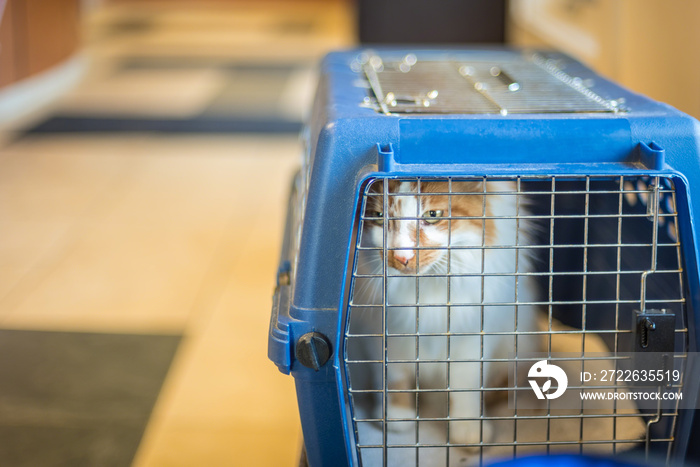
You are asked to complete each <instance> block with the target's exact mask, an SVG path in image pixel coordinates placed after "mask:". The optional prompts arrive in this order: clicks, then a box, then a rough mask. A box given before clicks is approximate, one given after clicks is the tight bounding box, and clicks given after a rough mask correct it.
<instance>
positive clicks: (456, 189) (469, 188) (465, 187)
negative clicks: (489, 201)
mask: <svg viewBox="0 0 700 467" xmlns="http://www.w3.org/2000/svg"><path fill="white" fill-rule="evenodd" d="M483 191H484V185H483V183H482V182H452V193H457V194H459V193H483Z"/></svg>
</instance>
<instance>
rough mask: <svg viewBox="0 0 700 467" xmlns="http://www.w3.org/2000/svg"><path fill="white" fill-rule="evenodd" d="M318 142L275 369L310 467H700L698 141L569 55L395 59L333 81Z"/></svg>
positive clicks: (332, 76)
mask: <svg viewBox="0 0 700 467" xmlns="http://www.w3.org/2000/svg"><path fill="white" fill-rule="evenodd" d="M302 139H303V141H304V144H305V153H304V160H303V166H302V169H301V170H300V172H299V174H298V175H297V176H296V178H295V180H294V183H293V187H292V191H291V195H290V199H289V208H288V218H287V224H286V232H285V236H284V244H283V247H282V257H281V262H280V268H279V271H278V276H277V288H276V291H275V295H274V302H273V309H272V318H271V325H270V336H269V357H270V358H271V359H272V360H273V361H274V362H275V363H276V364H277V366H278V367H279V369H280V370H281V371H282V372H283V373H286V374H292V375H293V376H294V378H295V384H296V391H297V397H298V404H299V412H300V415H301V422H302V430H303V436H304V443H305V449H306V456H307V459H308V463H309V464H310V465H313V466H321V465H334V466H335V465H364V466H374V465H402V466H406V465H419V464H420V465H430V466H440V465H444V466H453V465H478V464H483V463H488V462H489V461H491V460H493V459H504V458H505V459H508V458H516V457H520V456H521V455H526V454H545V455H546V454H557V453H569V454H570V453H574V454H577V455H581V454H583V455H586V454H595V455H598V454H603V455H609V456H612V455H618V456H619V455H621V454H630V453H631V455H635V454H638V455H640V456H642V458H644V457H646V458H648V459H654V460H655V461H656V460H661V462H663V463H670V462H675V461H678V460H681V461H682V460H685V459H687V458H688V457H689V456H692V455H693V454H692V453H693V449H694V446H692V443H690V440H691V439H693V437H694V436H698V434H700V433H699V432H698V425H697V422H695V421H694V418H693V417H694V415H695V410H694V407H695V402H696V395H697V392H698V380H699V379H700V378H698V376H697V375H698V373H697V369H698V368H697V363H696V362H695V360H694V357H693V356H694V355H695V354H694V353H695V352H696V350H697V345H698V339H699V335H698V332H697V328H696V326H697V325H696V320H697V314H696V313H697V311H696V310H698V305H699V304H698V300H700V295H699V294H700V288H699V287H698V286H699V283H698V280H699V278H698V256H697V255H698V241H697V238H696V233H695V231H694V219H697V218H698V216H700V211H698V209H699V208H698V207H699V206H700V199H699V197H698V194H697V193H698V192H697V190H694V187H697V186H700V171H699V169H700V167H699V158H698V144H699V143H700V139H699V138H698V127H697V122H696V121H695V120H694V119H692V118H690V117H688V116H687V115H684V114H682V113H680V112H678V111H677V110H675V109H673V108H671V107H669V106H666V105H664V104H660V103H657V102H654V101H652V100H650V99H648V98H645V97H643V96H639V95H637V94H633V93H631V92H629V91H627V90H625V89H623V88H621V87H619V86H617V85H615V84H614V83H611V82H610V81H607V80H605V79H604V78H601V77H600V76H597V75H595V74H594V73H593V72H592V71H590V70H589V69H587V68H585V67H584V66H582V65H581V64H580V63H577V62H576V61H574V60H572V59H570V58H568V57H566V56H564V55H561V54H558V53H552V52H534V51H516V50H505V49H488V50H485V49H484V50H456V49H455V50H446V51H445V50H443V51H440V50H414V51H407V50H398V49H390V48H387V49H381V50H360V51H352V52H339V53H333V54H330V55H329V56H328V57H327V58H326V59H325V60H324V61H323V64H322V67H321V74H320V82H319V87H318V93H317V96H316V100H315V103H314V107H313V112H312V118H311V120H310V123H309V124H308V126H307V127H306V129H305V131H304V133H303V138H302ZM567 375H568V376H567ZM606 375H608V377H607V378H606ZM610 375H613V376H612V377H611V376H610ZM639 375H643V376H639ZM650 375H651V376H653V379H656V381H653V380H652V378H651V377H650ZM567 385H568V387H567ZM644 388H646V389H649V388H652V390H653V391H655V392H658V393H659V394H661V393H663V394H664V399H661V398H658V397H657V399H653V398H652V401H649V400H647V399H648V396H644V397H642V396H635V397H632V395H633V394H636V391H638V390H642V389H644ZM572 391H573V392H572ZM605 391H607V392H606V393H605V394H607V395H608V396H610V395H611V394H612V397H610V398H609V399H606V400H605V401H603V402H601V403H599V404H593V403H592V401H590V400H587V399H585V397H583V396H582V395H583V394H588V395H590V394H594V395H595V394H603V393H604V392H605ZM681 393H682V397H683V398H682V400H679V397H681V396H679V394H681ZM560 394H567V395H568V396H562V397H559V396H560ZM572 394H573V396H572ZM647 394H649V393H648V392H647ZM667 396H668V397H667ZM637 397H638V398H637ZM642 399H644V400H642ZM557 404H558V405H557Z"/></svg>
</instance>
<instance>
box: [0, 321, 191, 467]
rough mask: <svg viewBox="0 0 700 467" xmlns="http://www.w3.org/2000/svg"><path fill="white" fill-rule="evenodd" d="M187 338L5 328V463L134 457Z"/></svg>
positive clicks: (1, 375)
mask: <svg viewBox="0 0 700 467" xmlns="http://www.w3.org/2000/svg"><path fill="white" fill-rule="evenodd" d="M179 341H180V337H179V336H153V335H130V334H97V333H73V332H44V331H16V330H0V353H2V355H3V356H4V358H2V359H0V438H1V439H2V443H0V465H12V466H18V467H19V466H43V467H46V466H67V465H70V466H95V465H99V466H128V465H130V464H131V462H132V460H133V457H134V454H135V453H136V449H137V447H138V445H139V442H140V440H141V436H142V434H143V431H144V429H145V427H146V423H147V421H148V418H149V416H150V414H151V410H152V409H153V406H154V404H155V401H156V398H157V396H158V393H159V391H160V389H161V386H162V384H163V380H164V379H165V376H166V374H167V371H168V368H169V367H170V363H171V361H172V359H173V356H174V354H175V351H176V349H177V346H178V343H179Z"/></svg>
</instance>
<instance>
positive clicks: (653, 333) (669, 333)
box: [632, 310, 676, 384]
mask: <svg viewBox="0 0 700 467" xmlns="http://www.w3.org/2000/svg"><path fill="white" fill-rule="evenodd" d="M633 319H634V321H633V323H632V352H635V354H634V358H633V365H632V369H633V370H636V371H638V372H645V374H647V375H648V374H649V372H655V373H656V374H661V373H663V375H664V378H663V379H662V380H661V381H658V380H657V381H656V382H657V383H658V384H668V383H669V382H670V381H669V379H668V378H667V377H666V376H668V373H667V372H668V371H669V370H673V350H674V347H675V336H676V332H675V330H676V315H675V313H670V312H668V311H667V310H645V311H636V310H635V312H634V318H633ZM659 372H660V373H659ZM645 381H646V382H647V383H648V382H649V380H648V379H645Z"/></svg>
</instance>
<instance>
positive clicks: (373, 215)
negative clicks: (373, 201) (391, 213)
mask: <svg viewBox="0 0 700 467" xmlns="http://www.w3.org/2000/svg"><path fill="white" fill-rule="evenodd" d="M367 217H369V220H370V221H372V222H374V223H375V224H377V225H383V224H384V213H383V212H381V211H370V212H369V216H367Z"/></svg>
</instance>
